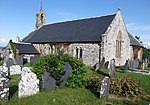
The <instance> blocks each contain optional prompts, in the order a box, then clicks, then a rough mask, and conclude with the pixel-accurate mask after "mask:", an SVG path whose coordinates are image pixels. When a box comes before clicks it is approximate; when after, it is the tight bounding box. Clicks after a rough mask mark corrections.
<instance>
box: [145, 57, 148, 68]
mask: <svg viewBox="0 0 150 105" xmlns="http://www.w3.org/2000/svg"><path fill="white" fill-rule="evenodd" d="M147 66H148V59H147V58H145V67H147Z"/></svg>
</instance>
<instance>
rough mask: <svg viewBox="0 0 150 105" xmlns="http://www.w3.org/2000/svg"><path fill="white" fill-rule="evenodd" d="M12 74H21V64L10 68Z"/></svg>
mask: <svg viewBox="0 0 150 105" xmlns="http://www.w3.org/2000/svg"><path fill="white" fill-rule="evenodd" d="M9 72H10V75H16V74H21V66H19V65H12V66H10V69H9Z"/></svg>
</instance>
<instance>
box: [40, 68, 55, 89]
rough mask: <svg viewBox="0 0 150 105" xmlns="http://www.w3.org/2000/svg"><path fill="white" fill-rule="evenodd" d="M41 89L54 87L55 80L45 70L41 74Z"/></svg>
mask: <svg viewBox="0 0 150 105" xmlns="http://www.w3.org/2000/svg"><path fill="white" fill-rule="evenodd" d="M42 82H43V89H44V90H46V91H48V90H52V89H55V88H56V80H55V79H54V78H53V77H51V76H50V73H49V72H47V70H44V73H43V74H42Z"/></svg>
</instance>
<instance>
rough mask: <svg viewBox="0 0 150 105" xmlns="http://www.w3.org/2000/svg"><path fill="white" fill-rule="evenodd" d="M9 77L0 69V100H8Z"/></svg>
mask: <svg viewBox="0 0 150 105" xmlns="http://www.w3.org/2000/svg"><path fill="white" fill-rule="evenodd" d="M8 85H9V79H8V78H7V77H6V74H5V73H4V72H2V71H0V100H8V97H9V86H8Z"/></svg>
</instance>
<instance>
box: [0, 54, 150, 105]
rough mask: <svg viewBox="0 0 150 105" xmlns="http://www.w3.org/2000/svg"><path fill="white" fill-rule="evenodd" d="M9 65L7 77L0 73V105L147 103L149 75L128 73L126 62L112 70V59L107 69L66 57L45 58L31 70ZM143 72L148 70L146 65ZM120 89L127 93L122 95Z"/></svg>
mask: <svg viewBox="0 0 150 105" xmlns="http://www.w3.org/2000/svg"><path fill="white" fill-rule="evenodd" d="M66 61H67V62H66ZM57 64H58V65H57ZM39 65H40V66H39ZM9 66H10V67H9V70H8V69H6V68H7V67H5V68H4V67H3V68H4V69H5V72H7V71H9V72H8V74H7V73H0V74H1V75H0V76H1V79H0V80H1V81H2V84H1V85H0V86H2V85H4V86H3V88H2V89H3V90H1V91H2V93H3V94H0V95H1V97H0V98H1V101H0V105H34V104H36V105H41V104H42V105H49V104H52V105H70V104H71V105H82V104H85V105H91V104H93V105H99V104H102V105H136V104H138V105H140V104H143V105H146V104H148V103H149V102H150V88H149V87H150V84H149V79H150V76H149V74H147V75H146V74H142V73H136V72H133V71H129V70H128V67H127V66H128V65H127V63H126V64H125V65H124V67H118V68H116V67H115V65H114V61H113V60H112V61H111V66H110V68H109V69H105V68H100V69H96V68H92V67H87V66H85V65H84V64H82V62H81V61H80V60H77V59H76V58H73V57H70V56H68V55H59V56H58V55H47V56H45V57H43V58H41V59H40V60H38V61H36V62H35V63H34V64H33V66H32V67H22V68H20V66H18V65H9ZM43 68H45V70H44V69H43ZM146 69H147V71H149V70H150V69H149V65H148V67H147V68H146ZM4 78H5V79H4ZM4 81H5V82H4ZM116 81H117V82H116ZM115 82H116V83H117V84H114V83H115ZM120 82H121V83H120ZM123 83H124V84H123ZM119 84H120V85H119ZM121 86H122V87H121ZM118 89H119V90H118ZM121 89H124V90H127V91H125V94H124V92H122V90H121ZM135 90H137V91H135ZM115 91H117V92H115ZM3 96H5V97H3Z"/></svg>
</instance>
